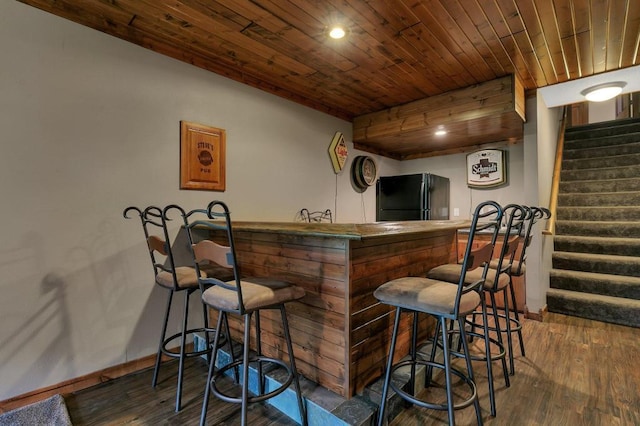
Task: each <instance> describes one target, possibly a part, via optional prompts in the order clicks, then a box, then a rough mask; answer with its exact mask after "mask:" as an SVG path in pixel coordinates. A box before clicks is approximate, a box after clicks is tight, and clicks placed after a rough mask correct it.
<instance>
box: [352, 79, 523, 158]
mask: <svg viewBox="0 0 640 426" xmlns="http://www.w3.org/2000/svg"><path fill="white" fill-rule="evenodd" d="M496 119H499V120H498V121H499V123H500V126H499V128H498V131H496V130H495V129H496V125H495V123H496ZM524 120H525V95H524V86H523V85H522V83H521V82H520V81H519V80H518V79H517V77H516V76H514V75H507V76H505V77H501V78H498V79H495V80H492V81H488V82H485V83H480V84H476V85H473V86H469V87H466V88H464V89H460V90H453V91H450V92H447V93H443V94H441V95H436V96H431V97H428V98H425V99H421V100H418V101H414V102H410V103H407V104H404V105H400V106H397V107H392V108H388V109H386V110H383V111H379V112H374V113H370V114H364V115H361V116H359V117H356V118H355V119H354V121H353V142H354V145H355V146H357V147H358V149H364V150H365V151H370V150H372V151H378V152H383V151H384V149H381V148H380V147H381V146H382V147H386V148H387V149H389V150H390V151H393V152H394V153H396V154H397V153H398V152H402V151H406V152H407V154H408V155H401V156H400V157H401V158H402V159H406V158H409V155H410V157H411V158H418V157H425V156H430V153H431V152H434V151H437V152H451V151H452V150H456V149H457V148H459V147H460V146H463V145H466V144H468V143H469V141H470V140H473V141H474V144H475V145H481V144H486V143H493V142H503V141H513V140H514V139H521V138H522V134H523V125H522V123H523V121H524ZM483 122H486V125H483V124H482V123H483ZM470 123H473V125H472V126H471V125H469V124H470ZM439 128H444V129H445V130H447V131H448V132H449V133H448V134H447V135H446V136H445V137H443V138H441V139H437V138H438V137H437V136H435V131H436V130H438V129H439ZM487 128H491V129H492V130H491V131H483V130H482V129H487ZM390 144H391V145H394V149H390V148H391V146H390ZM398 145H401V146H400V147H399V146H398ZM409 153H410V154H409ZM395 158H398V157H397V155H396V156H395Z"/></svg>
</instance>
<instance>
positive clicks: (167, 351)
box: [161, 327, 227, 358]
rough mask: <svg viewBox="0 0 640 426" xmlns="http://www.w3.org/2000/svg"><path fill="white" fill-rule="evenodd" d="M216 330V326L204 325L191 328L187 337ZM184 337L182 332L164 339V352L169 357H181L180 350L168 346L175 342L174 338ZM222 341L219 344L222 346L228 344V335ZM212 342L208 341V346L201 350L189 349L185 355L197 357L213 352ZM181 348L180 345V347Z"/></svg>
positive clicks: (186, 334) (187, 332) (212, 332)
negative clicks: (208, 326) (205, 326)
mask: <svg viewBox="0 0 640 426" xmlns="http://www.w3.org/2000/svg"><path fill="white" fill-rule="evenodd" d="M215 332H216V329H215V328H204V327H200V328H192V329H190V330H187V331H186V333H185V338H186V336H190V335H194V334H196V333H211V334H212V335H213V334H214V333H215ZM181 337H182V333H176V334H174V335H172V336H170V337H167V338H166V339H164V341H163V342H162V348H161V350H162V353H163V354H164V355H166V356H168V357H171V358H180V352H179V350H178V351H175V350H171V349H169V348H168V346H169V345H170V344H171V342H173V341H174V340H177V339H180V338H181ZM220 340H221V342H220V343H218V346H222V345H224V344H226V342H227V339H226V336H225V337H224V338H223V339H220ZM211 344H212V342H207V345H206V348H205V349H201V350H192V351H188V352H185V353H184V355H185V356H186V357H196V356H202V355H206V354H208V353H209V352H211ZM178 349H179V347H178Z"/></svg>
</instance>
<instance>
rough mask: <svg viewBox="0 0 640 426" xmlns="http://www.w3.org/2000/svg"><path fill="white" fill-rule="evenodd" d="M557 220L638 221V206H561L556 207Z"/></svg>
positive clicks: (639, 216)
mask: <svg viewBox="0 0 640 426" xmlns="http://www.w3.org/2000/svg"><path fill="white" fill-rule="evenodd" d="M556 217H557V219H558V220H580V221H586V220H591V221H606V222H610V221H628V222H635V221H640V207H638V206H597V205H596V206H562V207H557V209H556Z"/></svg>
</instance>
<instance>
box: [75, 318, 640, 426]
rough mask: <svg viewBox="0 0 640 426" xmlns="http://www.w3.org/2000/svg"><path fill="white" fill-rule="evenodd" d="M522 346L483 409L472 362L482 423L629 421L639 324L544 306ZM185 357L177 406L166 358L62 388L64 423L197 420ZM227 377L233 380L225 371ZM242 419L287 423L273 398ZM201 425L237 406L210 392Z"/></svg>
mask: <svg viewBox="0 0 640 426" xmlns="http://www.w3.org/2000/svg"><path fill="white" fill-rule="evenodd" d="M523 332H524V337H525V343H526V350H527V356H526V357H522V356H520V354H519V352H518V351H516V374H515V375H514V376H511V387H509V388H506V387H505V386H504V379H503V378H502V376H501V372H500V370H499V369H498V368H496V371H497V372H496V373H495V377H496V379H495V383H496V401H497V411H498V413H497V416H496V417H495V418H492V417H491V416H490V415H489V412H488V408H489V399H488V391H487V382H486V370H485V368H483V364H482V363H474V371H475V372H476V375H477V376H478V377H477V382H478V392H479V395H480V403H481V406H482V410H483V418H484V422H485V424H490V425H639V424H640V329H637V328H631V327H623V326H617V325H613V324H606V323H601V322H597V321H590V320H586V319H581V318H575V317H568V316H564V315H557V314H547V315H546V316H545V321H544V322H537V321H532V320H528V321H526V322H525V323H524V327H523ZM205 364H206V363H205V361H204V360H202V359H197V360H189V361H188V362H187V370H186V375H185V385H184V396H183V407H184V408H183V409H182V411H181V412H180V413H175V412H174V402H175V379H176V376H175V370H176V369H175V362H170V363H167V364H166V365H165V366H164V367H163V368H164V370H163V371H162V372H161V382H160V383H159V384H158V386H157V387H156V388H155V389H153V388H152V387H151V384H150V383H151V374H152V371H151V370H145V371H142V372H139V373H136V374H131V375H128V376H125V377H122V378H119V379H116V380H113V381H111V382H107V383H104V384H101V385H97V386H94V387H91V388H88V389H85V390H82V391H78V392H75V393H73V394H70V395H65V399H66V401H67V406H68V408H69V413H70V415H71V418H72V421H73V423H74V425H76V426H81V425H118V424H131V425H191V424H197V423H198V421H199V418H200V409H201V403H202V395H203V388H204V382H205V381H206V377H205V376H206V365H205ZM229 386H234V385H233V384H232V383H231V381H230V383H229ZM249 416H250V418H249V424H250V425H258V426H266V425H293V424H295V422H293V421H291V420H290V419H288V418H287V417H285V416H284V415H282V414H280V412H279V411H277V410H276V409H275V408H272V407H270V406H268V405H263V404H254V405H253V406H252V407H251V409H250V413H249ZM456 422H457V424H459V425H470V424H475V423H476V421H475V414H474V411H473V407H469V408H466V409H464V410H460V411H457V412H456ZM207 423H208V424H209V425H232V424H233V425H235V424H239V423H240V411H239V406H237V405H235V404H228V403H224V402H221V401H220V400H217V399H215V398H214V397H212V400H211V402H210V404H209V413H208V417H207ZM445 423H446V412H436V411H432V410H425V409H421V408H416V407H409V408H407V409H406V410H404V411H403V412H402V413H401V414H400V415H399V416H398V417H396V419H395V420H393V421H392V422H391V425H392V426H413V425H416V426H417V425H441V424H445Z"/></svg>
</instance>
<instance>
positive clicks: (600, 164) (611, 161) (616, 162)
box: [562, 154, 640, 179]
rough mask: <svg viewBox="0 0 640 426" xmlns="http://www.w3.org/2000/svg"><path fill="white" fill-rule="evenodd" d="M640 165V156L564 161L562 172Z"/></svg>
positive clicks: (630, 155)
mask: <svg viewBox="0 0 640 426" xmlns="http://www.w3.org/2000/svg"><path fill="white" fill-rule="evenodd" d="M639 164H640V154H629V155H616V156H613V157H599V158H586V159H579V160H565V159H563V160H562V170H580V169H604V168H607V167H620V166H635V165H639ZM600 179H602V177H600Z"/></svg>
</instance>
